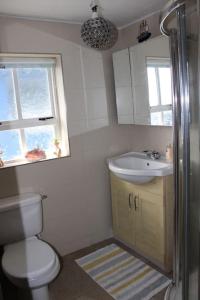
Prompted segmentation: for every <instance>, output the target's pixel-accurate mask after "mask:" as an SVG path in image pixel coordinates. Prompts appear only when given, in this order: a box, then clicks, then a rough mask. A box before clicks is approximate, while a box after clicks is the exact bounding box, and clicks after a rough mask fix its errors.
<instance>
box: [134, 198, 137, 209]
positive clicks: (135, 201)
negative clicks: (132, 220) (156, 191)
mask: <svg viewBox="0 0 200 300" xmlns="http://www.w3.org/2000/svg"><path fill="white" fill-rule="evenodd" d="M134 206H135V211H136V210H137V196H135V197H134Z"/></svg>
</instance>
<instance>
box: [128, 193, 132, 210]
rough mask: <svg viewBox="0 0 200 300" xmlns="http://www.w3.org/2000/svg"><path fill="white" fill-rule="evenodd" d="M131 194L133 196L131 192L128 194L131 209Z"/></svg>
mask: <svg viewBox="0 0 200 300" xmlns="http://www.w3.org/2000/svg"><path fill="white" fill-rule="evenodd" d="M131 196H132V194H131V193H130V194H129V195H128V205H129V208H130V209H131V208H132V206H131Z"/></svg>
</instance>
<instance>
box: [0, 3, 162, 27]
mask: <svg viewBox="0 0 200 300" xmlns="http://www.w3.org/2000/svg"><path fill="white" fill-rule="evenodd" d="M166 2H167V0H100V4H101V7H102V8H103V15H104V16H105V17H106V18H109V19H110V20H111V21H112V22H114V23H115V24H116V25H117V26H118V27H122V26H125V25H127V24H129V23H132V22H134V21H136V20H138V19H140V18H141V17H143V16H145V15H148V14H151V13H153V12H154V11H158V10H160V9H161V8H162V7H163V6H164V5H165V4H166ZM90 3H91V0H14V1H13V0H0V14H3V15H12V16H19V17H27V18H39V19H47V20H58V21H65V22H73V23H82V22H83V21H84V20H86V19H88V18H89V17H90V15H91V14H90V9H89V5H90Z"/></svg>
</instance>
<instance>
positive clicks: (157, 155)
mask: <svg viewBox="0 0 200 300" xmlns="http://www.w3.org/2000/svg"><path fill="white" fill-rule="evenodd" d="M143 152H144V153H145V154H146V156H147V157H148V158H151V159H153V160H156V159H159V158H160V156H161V155H160V153H159V152H158V151H155V150H145V151H143Z"/></svg>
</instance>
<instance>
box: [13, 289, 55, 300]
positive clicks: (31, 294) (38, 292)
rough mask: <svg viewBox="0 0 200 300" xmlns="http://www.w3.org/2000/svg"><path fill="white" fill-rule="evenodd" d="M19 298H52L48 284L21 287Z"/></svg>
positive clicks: (27, 299) (22, 299)
mask: <svg viewBox="0 0 200 300" xmlns="http://www.w3.org/2000/svg"><path fill="white" fill-rule="evenodd" d="M18 298H19V299H20V300H50V299H49V291H48V286H43V287H41V288H38V289H19V292H18Z"/></svg>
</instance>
